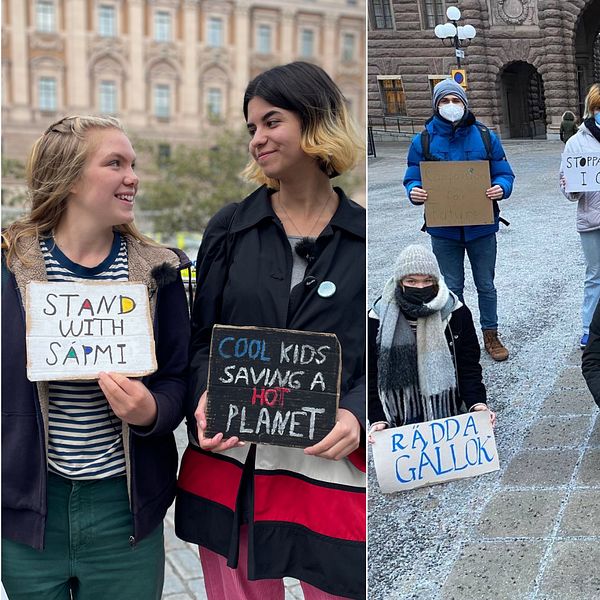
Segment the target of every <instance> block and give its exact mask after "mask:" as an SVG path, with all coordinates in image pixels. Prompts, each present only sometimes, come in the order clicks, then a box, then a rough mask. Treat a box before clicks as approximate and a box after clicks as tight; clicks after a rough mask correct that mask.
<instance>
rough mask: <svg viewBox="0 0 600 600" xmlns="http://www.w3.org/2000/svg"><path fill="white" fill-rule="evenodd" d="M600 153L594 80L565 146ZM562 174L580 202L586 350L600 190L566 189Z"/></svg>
mask: <svg viewBox="0 0 600 600" xmlns="http://www.w3.org/2000/svg"><path fill="white" fill-rule="evenodd" d="M590 152H591V153H599V152H600V84H598V83H595V84H594V85H593V86H592V87H591V88H590V90H589V92H588V94H587V96H586V98H585V114H584V121H583V123H582V124H581V125H580V126H579V130H578V131H577V133H576V134H575V135H574V136H572V137H570V138H569V140H568V141H567V143H566V145H565V154H577V155H582V156H583V155H584V154H587V153H590ZM565 185H566V181H565V178H564V176H563V174H562V173H561V174H560V187H561V190H562V192H563V194H564V195H565V196H566V197H567V199H568V200H571V202H577V231H578V232H579V239H580V240H581V248H582V249H583V256H584V257H585V281H584V284H583V304H582V306H581V320H582V334H581V339H580V341H579V345H580V347H581V349H582V350H583V349H584V348H585V347H586V345H587V343H588V340H589V337H590V323H591V322H592V317H593V315H594V310H595V308H596V306H597V305H598V301H599V300H600V192H566V191H565Z"/></svg>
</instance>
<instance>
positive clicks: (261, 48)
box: [256, 25, 271, 54]
mask: <svg viewBox="0 0 600 600" xmlns="http://www.w3.org/2000/svg"><path fill="white" fill-rule="evenodd" d="M256 50H257V52H258V53H259V54H271V26H270V25H259V26H258V28H257V30H256Z"/></svg>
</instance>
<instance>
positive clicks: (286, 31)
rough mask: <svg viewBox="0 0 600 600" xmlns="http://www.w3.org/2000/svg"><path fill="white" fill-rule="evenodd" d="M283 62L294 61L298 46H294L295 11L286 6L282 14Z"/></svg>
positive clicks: (281, 50)
mask: <svg viewBox="0 0 600 600" xmlns="http://www.w3.org/2000/svg"><path fill="white" fill-rule="evenodd" d="M280 32H281V37H280V43H281V48H280V52H281V64H282V65H285V64H286V63H289V62H292V61H293V60H294V58H295V57H296V48H295V47H294V38H295V31H294V12H293V11H292V10H291V9H289V8H284V9H283V11H282V15H281V29H280Z"/></svg>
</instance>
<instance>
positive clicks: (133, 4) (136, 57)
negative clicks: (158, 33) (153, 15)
mask: <svg viewBox="0 0 600 600" xmlns="http://www.w3.org/2000/svg"><path fill="white" fill-rule="evenodd" d="M127 6H128V8H129V72H128V79H127V104H128V105H127V106H126V107H125V112H126V113H127V125H128V126H130V127H144V126H145V125H146V124H147V120H148V119H147V115H146V98H147V96H148V90H147V89H146V86H147V80H146V68H145V65H144V45H145V40H144V18H145V17H144V0H128V2H127Z"/></svg>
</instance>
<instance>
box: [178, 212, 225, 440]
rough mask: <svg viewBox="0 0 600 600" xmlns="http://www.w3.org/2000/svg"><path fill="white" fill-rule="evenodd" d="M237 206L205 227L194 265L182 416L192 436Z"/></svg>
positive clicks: (204, 378)
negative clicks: (187, 371) (187, 379)
mask: <svg viewBox="0 0 600 600" xmlns="http://www.w3.org/2000/svg"><path fill="white" fill-rule="evenodd" d="M236 208H237V204H229V205H227V206H225V207H224V208H222V209H221V210H220V211H219V212H218V213H217V214H216V215H215V216H214V217H213V218H212V219H211V220H210V221H209V223H208V225H207V227H206V231H205V232H204V236H203V237H202V244H201V245H200V249H199V250H198V259H197V261H196V296H195V298H194V306H193V309H192V334H191V340H190V381H189V391H188V396H187V402H186V410H185V414H186V417H187V420H188V425H189V426H190V430H191V431H193V432H195V431H196V427H195V419H194V411H195V410H196V407H197V405H198V400H199V399H200V396H201V395H202V394H203V392H204V391H205V390H206V383H207V379H208V356H209V353H210V338H211V335H212V328H213V325H214V324H215V323H219V322H220V317H221V304H222V299H223V289H224V287H225V284H226V283H227V277H228V272H229V265H228V264H227V262H228V251H227V236H228V232H229V227H230V224H231V220H232V219H233V216H234V214H235V211H236Z"/></svg>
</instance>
